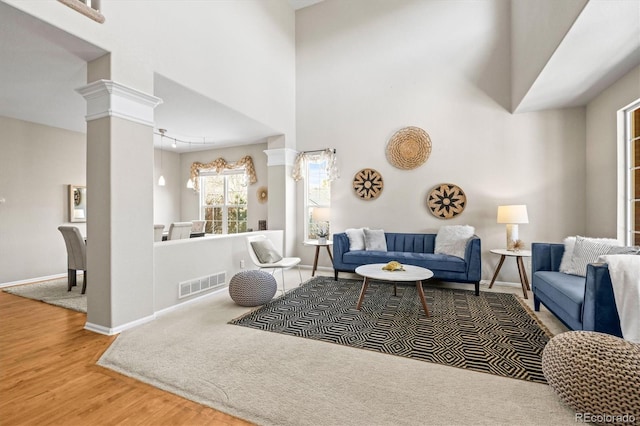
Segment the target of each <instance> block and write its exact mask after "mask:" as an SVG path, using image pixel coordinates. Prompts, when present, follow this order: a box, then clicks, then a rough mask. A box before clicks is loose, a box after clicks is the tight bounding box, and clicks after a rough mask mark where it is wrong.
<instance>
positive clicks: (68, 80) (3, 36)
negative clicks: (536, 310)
mask: <svg viewBox="0 0 640 426" xmlns="http://www.w3.org/2000/svg"><path fill="white" fill-rule="evenodd" d="M106 53H107V52H106V51H105V50H103V49H100V48H98V47H96V46H93V45H92V44H90V43H87V42H85V41H83V40H80V39H78V38H76V37H73V36H71V35H69V34H68V33H66V32H64V31H61V30H59V29H57V28H55V27H53V26H51V25H49V24H46V23H43V22H42V21H39V20H37V19H35V18H33V17H32V16H30V15H28V14H26V13H24V12H21V11H19V10H17V9H15V8H13V7H11V6H9V5H7V4H6V3H2V2H0V82H2V83H0V84H1V86H0V115H1V116H5V117H12V118H17V119H19V120H25V121H31V122H35V123H40V124H44V125H47V126H52V127H59V128H63V129H67V130H72V131H76V132H80V133H85V132H86V122H85V119H84V116H85V114H86V108H87V107H86V102H85V100H84V99H83V98H82V96H80V95H79V94H78V93H76V92H75V90H74V89H77V88H78V87H82V86H84V85H86V78H87V77H86V75H87V61H91V60H93V59H96V58H99V57H100V56H102V55H104V54H106ZM153 94H154V95H155V96H157V97H159V98H161V99H162V100H163V103H162V104H160V105H159V106H158V107H156V109H155V111H154V119H155V122H156V128H158V129H159V128H163V129H166V130H167V133H166V135H167V136H169V137H173V138H177V139H179V140H183V141H186V142H192V143H191V144H189V143H178V144H177V147H176V148H172V147H171V141H170V140H167V139H165V140H164V143H162V141H161V138H160V137H159V136H157V137H155V138H154V145H155V146H156V147H158V148H159V147H161V146H162V147H163V149H166V150H170V151H175V152H187V151H200V150H205V149H212V148H219V147H225V146H232V145H246V144H252V143H258V142H263V141H264V140H265V139H266V138H267V137H269V136H273V135H276V134H278V132H276V131H275V130H273V129H271V128H269V127H267V126H265V125H263V124H261V123H259V122H257V121H255V120H253V119H251V118H249V117H247V116H246V115H243V114H241V113H239V112H237V111H234V110H232V109H231V108H228V107H226V106H225V105H223V104H221V103H219V102H216V101H215V100H212V99H209V98H206V97H204V96H202V95H200V94H198V93H196V92H194V91H192V90H189V89H187V88H186V87H183V86H181V85H179V84H177V83H175V82H173V81H171V80H169V79H167V78H164V77H163V76H160V75H157V74H156V75H155V78H154V93H153ZM203 141H206V142H207V143H206V144H203Z"/></svg>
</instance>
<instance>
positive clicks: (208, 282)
mask: <svg viewBox="0 0 640 426" xmlns="http://www.w3.org/2000/svg"><path fill="white" fill-rule="evenodd" d="M226 277H227V273H226V272H225V271H223V272H218V273H217V274H213V275H207V276H205V277H199V278H194V279H192V280H189V281H182V282H181V283H179V284H178V299H184V298H185V297H189V296H193V295H194V294H198V293H203V292H205V291H213V290H218V289H220V288H222V287H224V286H225V281H226Z"/></svg>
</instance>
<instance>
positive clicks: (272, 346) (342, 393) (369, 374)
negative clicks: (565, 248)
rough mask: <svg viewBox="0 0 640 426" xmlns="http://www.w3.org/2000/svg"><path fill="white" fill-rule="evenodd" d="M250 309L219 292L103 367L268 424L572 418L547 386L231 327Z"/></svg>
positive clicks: (158, 323)
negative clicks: (234, 319) (231, 321)
mask: <svg viewBox="0 0 640 426" xmlns="http://www.w3.org/2000/svg"><path fill="white" fill-rule="evenodd" d="M465 288H466V287H465ZM494 289H496V287H494ZM498 290H500V288H498ZM503 290H504V289H503ZM245 312H247V308H242V307H239V306H236V305H235V304H234V303H233V301H232V300H231V299H230V297H229V296H228V293H227V292H226V291H225V292H221V293H218V294H216V295H213V296H211V297H208V298H206V299H204V300H201V301H198V302H196V303H193V304H190V305H188V306H186V307H184V308H181V309H179V310H176V311H173V312H171V313H168V314H166V315H164V316H162V317H160V318H158V319H157V320H155V321H153V322H151V323H148V324H145V325H142V326H140V327H137V328H135V329H132V330H128V331H125V332H124V333H122V334H121V335H120V336H119V337H118V338H117V339H116V341H115V343H114V344H113V345H112V346H111V347H110V348H109V349H108V350H107V352H106V353H105V354H104V355H103V357H102V358H101V359H100V361H99V364H100V365H102V366H105V367H108V368H111V369H113V370H115V371H118V372H121V373H123V374H126V375H128V376H131V377H134V378H137V379H139V380H141V381H144V382H146V383H149V384H152V385H154V386H157V387H159V388H162V389H165V390H167V391H170V392H173V393H176V394H178V395H182V396H184V397H186V398H188V399H191V400H194V401H197V402H200V403H202V404H205V405H208V406H211V407H213V408H216V409H218V410H221V411H224V412H227V413H230V414H233V415H236V416H239V417H241V418H243V419H246V420H249V421H252V422H255V423H258V424H262V425H417V424H442V425H449V424H458V425H465V424H469V425H470V424H474V425H478V424H492V425H495V424H505V425H506V424H509V425H512V424H520V425H541V424H545V425H548V424H554V425H561V424H567V425H568V424H572V425H573V424H575V420H574V413H573V411H572V410H570V409H569V408H567V407H565V406H564V405H563V404H562V403H561V402H560V400H559V399H558V398H557V396H556V395H555V394H554V392H553V391H552V389H551V388H550V387H549V386H547V385H544V384H538V383H530V382H525V381H522V380H515V379H508V378H504V377H498V376H494V375H490V374H486V373H479V372H472V371H468V370H462V369H458V368H453V367H447V366H443V365H438V364H431V363H425V362H420V361H415V360H411V359H406V358H401V357H396V356H390V355H386V354H380V353H375V352H370V351H366V350H360V349H354V348H350V347H345V346H340V345H336V344H332V343H325V342H319V341H313V340H309V339H302V338H297V337H291V336H286V335H279V334H274V333H268V332H264V331H258V330H253V329H249V328H245V327H238V326H234V325H230V324H227V322H228V321H229V320H230V319H232V318H235V317H238V316H240V315H242V314H243V313H245ZM550 328H551V329H552V331H555V330H553V328H556V329H558V327H557V325H554V324H551V327H550Z"/></svg>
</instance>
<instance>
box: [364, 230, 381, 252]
mask: <svg viewBox="0 0 640 426" xmlns="http://www.w3.org/2000/svg"><path fill="white" fill-rule="evenodd" d="M363 231H364V249H365V250H367V251H370V250H371V251H387V239H386V238H385V236H384V230H382V229H366V228H365V229H363Z"/></svg>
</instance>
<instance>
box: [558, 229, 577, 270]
mask: <svg viewBox="0 0 640 426" xmlns="http://www.w3.org/2000/svg"><path fill="white" fill-rule="evenodd" d="M563 242H564V253H562V260H561V261H560V272H564V273H565V274H568V273H569V271H570V270H571V257H573V248H574V247H575V246H576V237H567V238H565V239H564V241H563Z"/></svg>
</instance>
